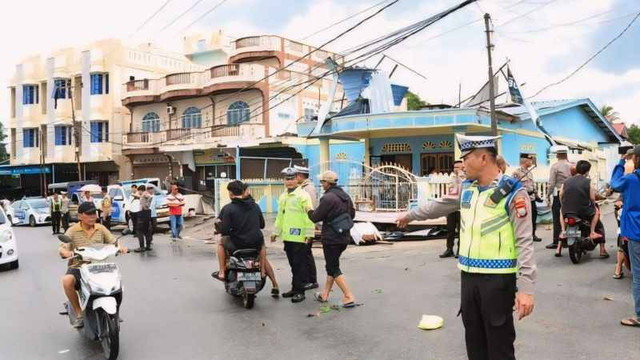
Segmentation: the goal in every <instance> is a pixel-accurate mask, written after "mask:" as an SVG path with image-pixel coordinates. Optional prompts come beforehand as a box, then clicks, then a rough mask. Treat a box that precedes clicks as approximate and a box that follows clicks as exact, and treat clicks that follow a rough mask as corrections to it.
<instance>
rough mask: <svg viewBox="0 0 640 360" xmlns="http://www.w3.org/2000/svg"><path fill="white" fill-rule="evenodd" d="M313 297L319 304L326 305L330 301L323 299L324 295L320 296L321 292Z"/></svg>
mask: <svg viewBox="0 0 640 360" xmlns="http://www.w3.org/2000/svg"><path fill="white" fill-rule="evenodd" d="M313 297H314V298H315V299H316V301H317V302H319V303H326V302H327V301H328V299H323V298H322V294H320V293H319V292H317V293H315V294H314V295H313Z"/></svg>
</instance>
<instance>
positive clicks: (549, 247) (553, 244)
mask: <svg viewBox="0 0 640 360" xmlns="http://www.w3.org/2000/svg"><path fill="white" fill-rule="evenodd" d="M557 247H558V243H556V242H554V243H551V244H549V245H547V246H545V249H555V248H557Z"/></svg>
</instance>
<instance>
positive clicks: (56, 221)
mask: <svg viewBox="0 0 640 360" xmlns="http://www.w3.org/2000/svg"><path fill="white" fill-rule="evenodd" d="M61 218H62V214H60V211H52V212H51V229H52V230H53V233H54V234H58V233H59V232H60V219H61Z"/></svg>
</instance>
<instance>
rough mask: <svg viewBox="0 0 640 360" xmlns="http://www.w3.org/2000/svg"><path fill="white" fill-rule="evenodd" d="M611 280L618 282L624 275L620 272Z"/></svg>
mask: <svg viewBox="0 0 640 360" xmlns="http://www.w3.org/2000/svg"><path fill="white" fill-rule="evenodd" d="M613 278H614V279H616V280H620V279H622V278H624V273H623V272H621V273H620V274H613Z"/></svg>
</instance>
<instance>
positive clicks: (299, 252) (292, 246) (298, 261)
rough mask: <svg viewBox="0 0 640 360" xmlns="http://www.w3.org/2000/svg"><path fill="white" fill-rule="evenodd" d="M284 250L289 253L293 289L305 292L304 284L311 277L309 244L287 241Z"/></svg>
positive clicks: (301, 292) (297, 291)
mask: <svg viewBox="0 0 640 360" xmlns="http://www.w3.org/2000/svg"><path fill="white" fill-rule="evenodd" d="M284 251H285V252H286V253H287V259H288V260H289V265H290V266H291V290H293V291H294V292H296V293H300V294H303V293H304V285H305V283H306V281H307V279H308V278H309V275H308V274H307V272H308V271H307V269H308V266H307V252H308V245H307V244H306V243H303V242H301V243H298V242H292V241H285V242H284Z"/></svg>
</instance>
